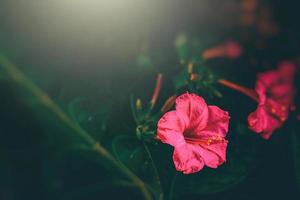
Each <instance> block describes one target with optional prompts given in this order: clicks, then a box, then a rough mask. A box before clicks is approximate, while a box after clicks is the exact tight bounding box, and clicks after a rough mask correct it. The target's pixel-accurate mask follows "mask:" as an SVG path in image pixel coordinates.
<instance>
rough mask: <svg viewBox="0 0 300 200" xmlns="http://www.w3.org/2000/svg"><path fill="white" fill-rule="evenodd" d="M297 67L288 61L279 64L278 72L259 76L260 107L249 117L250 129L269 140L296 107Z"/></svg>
mask: <svg viewBox="0 0 300 200" xmlns="http://www.w3.org/2000/svg"><path fill="white" fill-rule="evenodd" d="M295 72H296V66H295V65H294V64H293V63H291V62H288V61H285V62H282V63H280V64H279V66H278V69H277V70H270V71H267V72H264V73H261V74H259V75H258V79H257V82H256V88H255V90H256V92H257V94H258V107H257V109H256V111H255V112H252V113H250V115H249V116H248V124H249V128H250V129H251V130H253V131H254V132H256V133H259V134H260V135H261V136H262V137H263V138H264V139H269V138H270V137H271V135H272V133H273V131H275V130H276V129H278V128H280V127H281V125H282V124H283V123H284V121H285V120H286V119H287V117H288V113H289V110H290V109H291V108H292V107H294V104H293V97H294V87H293V78H294V75H295Z"/></svg>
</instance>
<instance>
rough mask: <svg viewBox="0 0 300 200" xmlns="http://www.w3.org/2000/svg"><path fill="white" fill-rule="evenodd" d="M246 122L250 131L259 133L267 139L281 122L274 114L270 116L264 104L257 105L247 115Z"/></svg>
mask: <svg viewBox="0 0 300 200" xmlns="http://www.w3.org/2000/svg"><path fill="white" fill-rule="evenodd" d="M248 124H249V128H250V129H251V130H252V131H254V132H256V133H261V136H262V137H263V138H265V139H269V138H270V136H271V134H272V133H273V131H274V130H276V129H277V128H279V127H280V126H281V125H282V122H281V121H280V120H279V119H277V118H275V117H274V116H270V114H269V113H268V112H267V111H266V110H265V108H264V106H258V108H257V109H256V111H255V112H252V113H250V115H249V116H248Z"/></svg>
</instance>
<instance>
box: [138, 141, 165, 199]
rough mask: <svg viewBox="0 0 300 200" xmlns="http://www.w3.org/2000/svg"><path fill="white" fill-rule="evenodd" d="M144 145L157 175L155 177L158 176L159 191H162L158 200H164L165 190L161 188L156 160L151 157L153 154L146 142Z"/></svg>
mask: <svg viewBox="0 0 300 200" xmlns="http://www.w3.org/2000/svg"><path fill="white" fill-rule="evenodd" d="M143 145H144V148H145V150H146V152H147V154H148V156H149V158H150V160H151V165H152V167H153V169H154V173H155V176H156V181H157V184H158V185H159V189H160V194H159V197H158V200H162V199H163V198H164V194H163V190H162V187H161V182H160V178H159V175H158V170H157V167H156V165H155V164H154V160H153V158H152V155H151V152H150V150H149V148H148V146H147V144H146V143H145V142H143Z"/></svg>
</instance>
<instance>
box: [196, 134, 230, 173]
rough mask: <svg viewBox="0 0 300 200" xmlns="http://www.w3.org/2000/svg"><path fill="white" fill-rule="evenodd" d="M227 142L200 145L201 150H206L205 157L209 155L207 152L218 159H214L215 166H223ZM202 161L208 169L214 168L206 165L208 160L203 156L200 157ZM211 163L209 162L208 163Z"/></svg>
mask: <svg viewBox="0 0 300 200" xmlns="http://www.w3.org/2000/svg"><path fill="white" fill-rule="evenodd" d="M227 144H228V142H227V140H225V141H223V142H220V143H215V144H210V145H201V146H202V149H204V150H206V152H207V153H206V155H209V154H208V152H211V153H213V154H214V155H216V156H217V157H218V159H215V161H214V162H215V166H219V165H221V164H223V163H224V162H225V161H226V149H227ZM202 157H203V159H204V162H205V164H206V165H207V166H208V167H211V168H214V167H213V166H211V165H209V164H208V161H209V160H208V159H206V158H205V157H204V156H202ZM210 163H211V161H210Z"/></svg>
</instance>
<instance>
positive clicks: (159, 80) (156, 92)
mask: <svg viewBox="0 0 300 200" xmlns="http://www.w3.org/2000/svg"><path fill="white" fill-rule="evenodd" d="M162 77H163V76H162V74H161V73H159V74H158V75H157V78H156V84H155V88H154V92H153V95H152V98H151V101H150V107H151V109H152V108H153V107H154V105H155V103H156V100H157V98H158V95H159V92H160V89H161V84H162Z"/></svg>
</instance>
